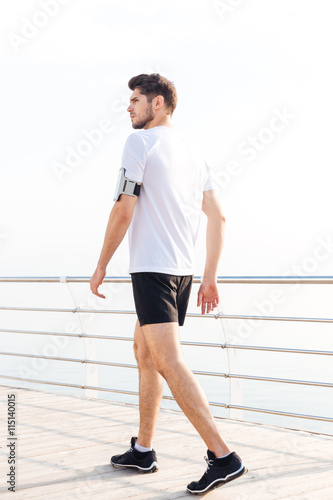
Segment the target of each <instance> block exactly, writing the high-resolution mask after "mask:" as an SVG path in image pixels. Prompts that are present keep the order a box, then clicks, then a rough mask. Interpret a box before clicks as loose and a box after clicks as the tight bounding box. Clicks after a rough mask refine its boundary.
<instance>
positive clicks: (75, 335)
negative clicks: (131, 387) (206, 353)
mask: <svg viewBox="0 0 333 500" xmlns="http://www.w3.org/2000/svg"><path fill="white" fill-rule="evenodd" d="M1 332H5V333H24V334H31V335H35V334H36V335H55V336H61V337H73V338H89V339H103V340H125V341H127V342H128V341H129V342H133V340H134V339H133V337H117V336H114V335H94V334H89V333H60V332H41V331H37V330H8V329H6V328H0V333H1ZM180 343H181V344H182V345H188V346H196V347H219V348H221V347H222V345H221V344H213V343H208V342H189V341H184V340H182V341H181V342H180Z"/></svg>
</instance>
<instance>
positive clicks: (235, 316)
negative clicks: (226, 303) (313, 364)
mask: <svg viewBox="0 0 333 500" xmlns="http://www.w3.org/2000/svg"><path fill="white" fill-rule="evenodd" d="M198 316H201V315H200V314H198ZM210 316H212V317H215V318H220V319H251V320H258V321H261V320H264V321H299V322H304V323H333V318H302V317H300V318H298V317H295V316H248V315H247V314H224V313H219V314H216V315H214V316H213V315H210Z"/></svg>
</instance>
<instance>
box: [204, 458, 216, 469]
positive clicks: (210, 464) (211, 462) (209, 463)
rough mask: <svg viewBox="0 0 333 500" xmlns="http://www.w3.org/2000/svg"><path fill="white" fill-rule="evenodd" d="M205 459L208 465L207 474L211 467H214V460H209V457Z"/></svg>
mask: <svg viewBox="0 0 333 500" xmlns="http://www.w3.org/2000/svg"><path fill="white" fill-rule="evenodd" d="M204 459H205V460H206V463H207V469H206V472H207V471H209V469H210V467H212V466H213V463H214V462H213V460H209V458H208V457H204Z"/></svg>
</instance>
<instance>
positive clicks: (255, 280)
mask: <svg viewBox="0 0 333 500" xmlns="http://www.w3.org/2000/svg"><path fill="white" fill-rule="evenodd" d="M89 281H90V278H89V277H1V278H0V283H1V282H6V283H66V284H67V285H68V287H69V290H70V293H71V296H72V298H73V301H74V304H75V305H76V300H75V294H74V292H73V290H72V289H71V288H70V286H69V284H70V283H88V282H89ZM217 281H218V283H219V284H222V283H223V284H230V283H231V284H316V285H323V284H333V277H330V276H323V277H307V278H301V277H300V278H295V277H276V276H271V277H219V278H218V280H217ZM104 282H105V283H125V284H129V283H130V282H131V278H130V277H106V278H105V279H104ZM193 282H194V283H200V278H198V277H195V278H194V280H193ZM0 310H3V311H31V312H53V313H59V312H63V313H72V314H78V315H79V316H80V321H81V326H82V330H83V323H82V321H83V319H82V316H81V314H83V313H100V314H126V315H128V314H136V313H135V311H132V310H109V309H86V308H80V307H75V308H35V307H9V306H0ZM187 317H193V318H197V317H200V318H205V319H219V320H221V321H222V329H223V333H224V335H225V342H223V343H205V342H190V341H182V342H181V344H182V345H186V346H197V347H209V348H219V349H225V350H227V352H228V351H229V350H231V349H236V350H237V349H239V350H245V351H247V350H251V351H268V352H280V353H289V354H307V355H316V356H318V355H320V356H332V355H333V351H325V350H310V349H289V348H282V347H269V346H255V345H243V344H231V343H229V342H227V335H226V334H225V328H224V325H223V320H225V319H231V320H245V319H250V320H260V321H284V322H302V323H333V318H309V317H283V316H253V315H230V314H229V315H228V314H224V313H218V314H208V315H205V316H202V315H201V314H196V313H188V314H187ZM0 332H2V333H9V334H15V333H19V334H29V335H31V334H32V335H49V336H60V337H61V336H62V337H69V338H71V337H73V338H82V339H83V340H85V339H104V340H113V341H124V342H128V341H130V342H133V338H132V337H121V336H109V335H95V334H89V333H84V332H83V331H82V333H64V332H51V331H36V330H21V329H0ZM85 347H86V346H85ZM87 351H88V349H86V353H85V354H89V352H87ZM0 356H17V357H25V358H39V359H45V360H52V361H65V362H69V363H81V364H85V365H104V366H112V367H117V368H131V369H137V366H136V365H131V364H126V363H113V362H108V361H99V360H93V359H76V358H63V357H60V356H44V355H38V354H37V355H36V354H19V353H16V352H0ZM87 358H89V356H87ZM228 361H229V373H218V372H209V371H198V370H193V373H194V374H196V375H203V376H214V377H222V378H225V379H229V380H232V379H237V380H255V381H259V382H262V381H264V382H274V383H282V384H294V385H301V386H313V387H325V388H332V387H333V383H329V382H318V381H307V380H293V379H286V378H273V377H262V376H256V375H246V374H241V373H240V374H237V373H230V359H229V360H228ZM86 374H87V372H86ZM0 378H2V379H8V380H17V381H22V382H30V383H38V384H49V385H56V386H66V387H73V388H80V389H84V390H93V391H107V392H112V393H121V394H127V395H135V396H138V393H137V392H133V391H125V390H120V389H116V388H105V387H98V386H92V385H90V384H87V377H86V383H85V384H82V385H80V384H70V383H62V382H53V381H46V380H35V379H28V378H22V377H14V376H9V375H0ZM163 399H167V400H173V398H172V397H171V396H166V395H164V396H163ZM230 401H231V394H230V396H229V403H222V402H213V401H210V404H211V405H212V406H217V407H221V408H226V409H229V411H230V410H243V411H251V412H259V413H267V414H272V415H282V416H286V417H295V418H301V419H310V420H318V421H324V422H333V417H330V416H320V415H307V414H303V413H302V414H300V413H292V412H282V411H278V410H274V409H265V408H255V407H249V406H243V405H235V404H232V403H231V402H230Z"/></svg>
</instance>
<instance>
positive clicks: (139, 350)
mask: <svg viewBox="0 0 333 500" xmlns="http://www.w3.org/2000/svg"><path fill="white" fill-rule="evenodd" d="M133 349H134V356H135V359H136V361H137V363H138V366H139V368H140V367H148V366H153V360H152V358H151V355H150V351H149V348H148V346H147V345H144V344H142V343H140V342H136V341H134V344H133Z"/></svg>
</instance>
